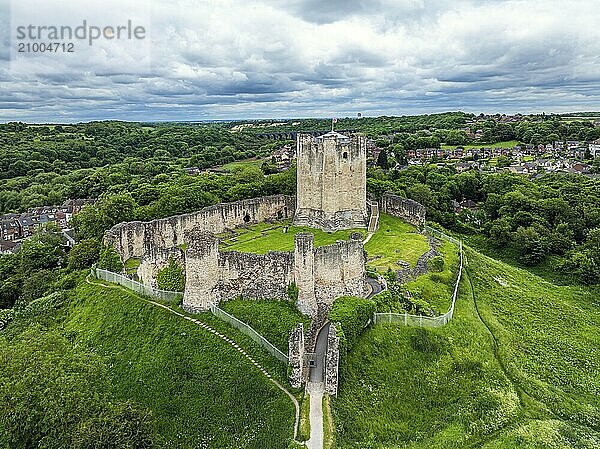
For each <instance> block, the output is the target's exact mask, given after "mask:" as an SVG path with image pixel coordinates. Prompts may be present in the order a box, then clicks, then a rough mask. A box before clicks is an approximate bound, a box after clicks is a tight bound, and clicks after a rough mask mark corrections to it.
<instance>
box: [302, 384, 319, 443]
mask: <svg viewBox="0 0 600 449" xmlns="http://www.w3.org/2000/svg"><path fill="white" fill-rule="evenodd" d="M306 392H307V393H308V394H309V397H310V439H309V440H308V441H307V442H306V447H307V448H308V449H323V382H308V383H307V384H306Z"/></svg>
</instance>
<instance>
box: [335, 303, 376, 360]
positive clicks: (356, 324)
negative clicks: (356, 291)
mask: <svg viewBox="0 0 600 449" xmlns="http://www.w3.org/2000/svg"><path fill="white" fill-rule="evenodd" d="M375 308H376V305H375V301H372V300H370V299H364V298H356V297H354V296H342V297H340V298H337V299H336V300H335V301H334V302H333V306H332V307H331V311H330V312H329V321H331V322H332V323H339V325H337V326H336V328H337V335H338V337H340V352H342V353H344V352H348V351H349V350H350V349H351V348H352V346H354V344H355V343H356V341H357V340H358V337H359V336H360V335H361V334H362V332H363V331H364V330H365V328H366V327H367V326H368V325H369V323H370V321H371V319H372V318H373V314H374V313H375Z"/></svg>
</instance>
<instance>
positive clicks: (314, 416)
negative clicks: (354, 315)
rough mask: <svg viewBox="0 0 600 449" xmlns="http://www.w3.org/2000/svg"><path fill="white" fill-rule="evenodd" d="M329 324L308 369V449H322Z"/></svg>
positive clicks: (322, 332)
mask: <svg viewBox="0 0 600 449" xmlns="http://www.w3.org/2000/svg"><path fill="white" fill-rule="evenodd" d="M328 335H329V323H326V324H325V325H324V326H323V327H322V328H321V330H320V331H319V334H318V335H317V340H316V343H315V364H314V366H311V367H310V372H309V377H308V378H309V380H308V383H307V384H306V393H307V394H308V395H309V397H310V438H309V440H308V441H307V442H306V445H307V447H308V448H309V449H322V448H323V394H324V391H325V384H324V382H325V357H326V355H327V337H328Z"/></svg>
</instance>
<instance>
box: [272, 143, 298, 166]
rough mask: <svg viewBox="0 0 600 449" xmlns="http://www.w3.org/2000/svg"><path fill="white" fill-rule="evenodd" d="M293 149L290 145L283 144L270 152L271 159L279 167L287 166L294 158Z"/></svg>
mask: <svg viewBox="0 0 600 449" xmlns="http://www.w3.org/2000/svg"><path fill="white" fill-rule="evenodd" d="M294 156H295V151H294V149H293V148H292V146H291V145H284V146H282V147H281V148H279V149H278V150H276V151H274V152H273V153H272V154H271V161H273V163H274V164H276V165H277V166H278V167H280V168H287V167H289V166H290V164H291V163H292V159H294Z"/></svg>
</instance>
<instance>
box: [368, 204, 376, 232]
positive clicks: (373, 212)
mask: <svg viewBox="0 0 600 449" xmlns="http://www.w3.org/2000/svg"><path fill="white" fill-rule="evenodd" d="M368 204H369V206H371V217H370V219H369V228H368V229H367V231H369V233H373V232H375V231H376V230H377V226H378V225H379V204H378V203H377V202H375V203H368Z"/></svg>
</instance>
